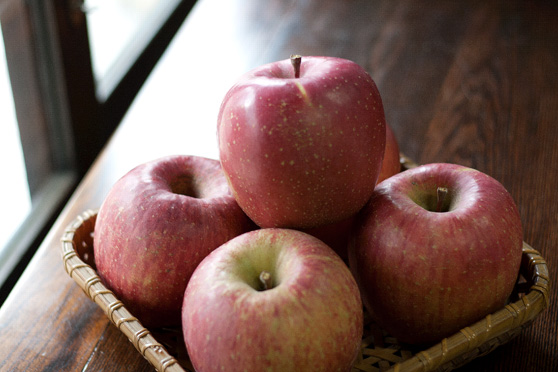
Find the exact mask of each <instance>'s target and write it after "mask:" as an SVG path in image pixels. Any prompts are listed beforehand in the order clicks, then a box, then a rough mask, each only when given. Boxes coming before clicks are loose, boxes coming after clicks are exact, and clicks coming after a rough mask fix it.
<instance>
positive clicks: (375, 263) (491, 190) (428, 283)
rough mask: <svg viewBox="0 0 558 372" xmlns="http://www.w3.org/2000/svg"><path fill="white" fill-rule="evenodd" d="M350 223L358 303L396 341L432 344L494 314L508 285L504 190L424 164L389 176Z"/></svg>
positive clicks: (514, 221) (514, 239) (514, 260)
mask: <svg viewBox="0 0 558 372" xmlns="http://www.w3.org/2000/svg"><path fill="white" fill-rule="evenodd" d="M439 187H440V188H447V194H446V196H445V197H440V198H438V196H437V195H438V188H439ZM442 195H443V194H442ZM438 199H439V200H442V201H443V202H442V203H440V205H439V208H438V206H437V204H438V202H437V200H438ZM438 210H439V211H440V212H438ZM355 226H356V232H355V234H354V235H353V237H352V239H351V242H350V245H349V264H350V268H351V271H352V272H353V274H354V275H355V278H356V280H357V282H358V283H359V286H360V289H361V294H362V298H363V302H364V304H365V305H366V308H367V309H368V310H369V312H370V313H371V316H372V318H373V319H374V320H375V321H376V322H377V323H378V324H380V325H381V326H382V327H383V328H385V330H387V331H388V332H389V333H390V334H391V335H393V336H395V337H396V338H397V339H398V340H399V341H401V342H406V343H413V344H417V343H418V344H421V343H430V342H436V341H440V340H441V339H442V338H444V337H447V336H449V335H451V334H453V333H454V332H457V331H459V329H461V328H463V327H465V326H467V325H469V324H472V323H473V322H475V321H477V320H480V319H481V318H482V317H484V316H486V315H488V314H490V313H492V312H494V311H496V310H497V309H500V308H502V307H503V306H504V305H505V303H506V301H507V299H508V297H509V295H510V294H511V292H512V290H513V287H514V285H515V282H516V279H517V275H518V271H519V265H520V262H521V254H522V245H523V240H522V226H521V220H520V215H519V212H518V209H517V206H516V205H515V203H514V201H513V199H512V197H511V195H510V194H509V193H508V192H507V191H506V189H505V188H504V187H503V186H502V184H500V183H499V182H498V181H496V180H495V179H494V178H492V177H490V176H488V175H486V174H484V173H481V172H479V171H477V170H473V169H471V168H467V167H463V166H459V165H454V164H428V165H423V166H420V167H417V168H413V169H410V170H407V171H405V172H402V173H399V174H397V175H394V176H392V177H390V178H388V179H387V180H385V181H383V182H382V183H380V184H379V185H378V186H377V187H376V190H375V191H374V193H373V195H372V198H371V199H370V202H369V203H368V204H367V206H366V207H365V208H364V209H363V210H362V211H361V213H360V214H359V216H358V217H357V221H356V223H355Z"/></svg>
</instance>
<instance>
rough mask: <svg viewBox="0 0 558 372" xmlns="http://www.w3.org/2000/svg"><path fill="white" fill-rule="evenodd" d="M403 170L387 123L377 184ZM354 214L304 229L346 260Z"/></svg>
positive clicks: (394, 139)
mask: <svg viewBox="0 0 558 372" xmlns="http://www.w3.org/2000/svg"><path fill="white" fill-rule="evenodd" d="M399 172H401V160H400V156H399V144H398V143H397V138H396V137H395V134H394V133H393V130H392V129H391V127H390V126H389V125H388V124H387V123H386V148H385V152H384V160H383V161H382V169H381V171H380V176H379V177H378V181H377V182H376V184H378V183H380V182H382V181H383V180H385V179H386V178H389V177H391V176H393V175H394V174H397V173H399ZM354 217H355V216H354V215H353V216H351V217H349V218H347V219H345V220H342V221H339V222H335V223H332V224H328V225H322V226H317V227H314V228H311V229H303V230H302V231H304V232H307V233H308V234H310V235H312V236H315V237H316V238H318V239H320V240H322V241H323V242H324V243H326V244H327V245H329V246H330V247H331V248H333V250H334V251H335V252H336V253H337V254H338V255H339V256H340V257H341V258H342V259H343V260H344V261H347V260H348V253H347V247H348V242H349V237H350V234H351V230H352V226H353V221H354Z"/></svg>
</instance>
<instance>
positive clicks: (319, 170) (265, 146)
mask: <svg viewBox="0 0 558 372" xmlns="http://www.w3.org/2000/svg"><path fill="white" fill-rule="evenodd" d="M385 140H386V133H385V116H384V109H383V105H382V101H381V97H380V94H379V92H378V89H377V87H376V84H375V83H374V81H373V80H372V78H371V77H370V75H369V74H368V73H367V72H366V71H365V70H364V69H363V68H362V67H360V66H359V65H358V64H356V63H354V62H352V61H349V60H346V59H341V58H333V57H302V62H301V65H300V77H298V78H297V77H295V76H294V69H293V67H292V65H291V61H290V60H288V59H287V60H283V61H279V62H274V63H271V64H267V65H264V66H261V67H258V68H256V69H254V70H252V71H250V72H248V73H247V74H245V75H244V76H243V77H241V78H240V79H239V81H238V82H237V83H236V84H235V85H234V86H233V87H232V88H231V89H230V90H229V91H228V93H227V94H226V96H225V98H224V100H223V102H222V105H221V108H220V112H219V116H218V141H219V151H220V160H221V164H222V166H223V170H224V172H225V174H226V176H227V178H228V180H229V183H230V186H231V189H232V191H233V194H234V196H235V198H236V200H237V201H238V204H239V205H240V206H241V208H242V209H243V210H244V211H245V212H246V214H247V215H248V216H249V217H250V218H251V219H252V220H253V221H254V222H255V223H256V224H258V225H259V226H261V227H287V228H297V229H302V228H312V227H316V226H320V225H326V224H329V223H334V222H338V221H341V220H343V219H346V218H349V217H350V216H351V215H354V214H355V213H356V212H357V211H358V210H360V209H361V208H362V207H363V206H364V204H366V202H367V201H368V199H369V198H370V195H371V194H372V191H373V189H374V186H375V184H376V181H377V179H378V175H379V173H380V168H381V164H382V159H383V156H384V150H385Z"/></svg>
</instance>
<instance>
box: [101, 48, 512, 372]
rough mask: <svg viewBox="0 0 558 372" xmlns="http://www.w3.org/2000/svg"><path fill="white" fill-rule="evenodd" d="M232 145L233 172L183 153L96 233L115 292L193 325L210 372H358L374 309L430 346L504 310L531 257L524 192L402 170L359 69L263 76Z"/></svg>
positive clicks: (482, 179) (238, 112) (134, 183)
mask: <svg viewBox="0 0 558 372" xmlns="http://www.w3.org/2000/svg"><path fill="white" fill-rule="evenodd" d="M217 134H218V145H219V151H220V161H217V160H212V159H206V158H201V157H196V156H185V155H176V156H168V157H165V158H162V159H157V160H154V161H152V162H149V163H145V164H142V165H139V166H138V167H136V168H135V169H133V170H131V171H130V172H129V173H127V174H126V175H124V176H123V177H122V178H121V179H120V180H119V181H118V182H117V183H116V184H115V185H114V186H113V188H112V189H111V191H110V193H109V194H108V195H107V197H106V199H105V201H104V203H103V204H102V206H101V208H100V210H99V213H98V217H97V222H96V227H95V247H94V249H95V251H94V253H95V263H96V267H97V271H98V273H99V275H100V276H101V278H102V280H103V282H104V283H105V284H106V285H107V287H108V288H110V289H111V290H113V291H114V292H115V294H116V295H117V296H118V298H119V299H120V300H122V301H123V302H124V304H125V305H126V306H127V307H128V308H129V309H130V311H131V312H132V313H133V314H134V315H136V316H137V317H138V318H139V319H140V320H141V321H142V322H143V324H144V325H146V326H147V327H166V326H182V330H183V335H184V340H185V343H186V346H187V349H188V353H189V356H190V358H191V361H192V364H193V365H194V367H195V368H196V370H197V371H221V370H226V371H237V370H238V371H263V370H266V371H349V370H350V369H351V366H352V365H353V363H355V360H356V358H357V356H358V353H359V350H360V348H361V338H362V332H363V303H364V305H365V307H366V309H367V310H368V312H369V313H370V315H371V316H372V319H373V320H374V321H376V322H377V323H378V324H379V325H380V326H382V327H383V328H384V329H385V330H386V331H388V332H389V333H391V334H392V335H393V336H395V337H397V338H398V340H400V341H401V342H406V343H415V344H421V343H430V342H435V341H439V340H441V339H442V338H443V337H446V336H448V335H451V334H452V333H454V332H456V331H458V330H459V329H460V328H462V327H464V326H466V325H468V324H470V323H472V322H474V321H476V320H478V319H480V318H482V317H483V316H485V315H487V314H489V313H491V312H493V311H495V310H497V309H499V308H500V307H502V306H503V305H504V304H505V302H506V300H507V298H508V297H509V295H510V293H511V291H512V289H513V286H514V284H515V281H516V278H517V274H518V270H519V265H520V261H521V248H522V228H521V222H520V217H519V213H518V210H517V207H516V205H515V204H514V201H513V200H512V198H511V196H510V194H509V193H508V192H507V191H506V190H505V189H504V187H503V186H502V185H501V184H500V183H499V182H498V181H496V180H495V179H493V178H491V177H489V176H488V175H486V174H483V173H481V172H479V171H476V170H473V169H470V168H466V167H463V166H460V165H454V164H441V163H440V164H428V165H424V166H419V167H416V168H413V169H410V170H406V171H404V172H400V164H399V149H398V146H397V141H396V140H395V137H394V136H393V133H392V132H391V130H390V128H389V126H387V124H386V122H385V116H384V109H383V106H382V101H381V98H380V94H379V92H378V89H377V87H376V85H375V83H374V81H373V80H372V78H371V77H370V76H369V75H368V74H367V73H366V71H365V70H364V69H363V68H361V67H360V66H359V65H357V64H356V63H354V62H351V61H348V60H345V59H339V58H330V57H304V58H303V59H301V57H300V56H293V57H291V59H287V60H284V61H279V62H276V63H271V64H267V65H264V66H261V67H259V68H257V69H255V70H253V71H250V72H248V73H247V74H245V75H244V76H242V77H241V79H240V80H239V81H238V82H237V83H236V84H235V85H234V86H233V87H232V88H231V89H230V90H229V92H228V93H227V95H226V96H225V98H224V100H223V103H222V105H221V109H220V112H219V116H218V128H217ZM386 139H387V140H386ZM382 169H383V170H382ZM381 171H382V175H380V173H381ZM379 180H380V181H382V182H379V183H378V181H379Z"/></svg>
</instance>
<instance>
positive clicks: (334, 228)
mask: <svg viewBox="0 0 558 372" xmlns="http://www.w3.org/2000/svg"><path fill="white" fill-rule="evenodd" d="M355 217H356V214H355V215H352V216H351V217H349V218H346V219H344V220H342V221H339V222H334V223H331V224H328V225H322V226H317V227H313V228H311V229H302V230H301V231H303V232H305V233H307V234H310V235H312V236H314V237H316V238H318V239H320V240H321V241H323V242H324V243H326V244H327V245H328V246H329V247H330V248H331V249H333V250H334V251H335V253H337V254H338V255H339V257H341V258H342V259H343V261H345V262H348V259H349V256H348V253H347V247H348V244H349V238H350V236H351V231H352V229H353V223H354V220H355Z"/></svg>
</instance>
